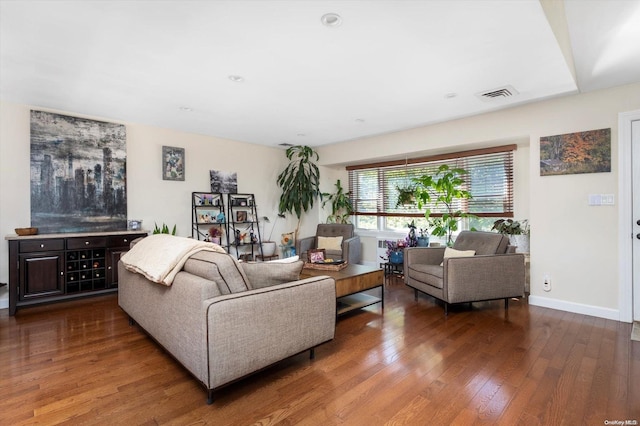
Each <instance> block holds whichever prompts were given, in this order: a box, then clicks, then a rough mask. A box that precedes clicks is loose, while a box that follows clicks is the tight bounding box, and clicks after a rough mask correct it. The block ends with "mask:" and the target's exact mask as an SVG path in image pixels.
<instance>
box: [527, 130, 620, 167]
mask: <svg viewBox="0 0 640 426" xmlns="http://www.w3.org/2000/svg"><path fill="white" fill-rule="evenodd" d="M610 171H611V129H598V130H588V131H585V132H576V133H566V134H563V135H553V136H545V137H542V138H540V176H547V175H567V174H574V173H602V172H610Z"/></svg>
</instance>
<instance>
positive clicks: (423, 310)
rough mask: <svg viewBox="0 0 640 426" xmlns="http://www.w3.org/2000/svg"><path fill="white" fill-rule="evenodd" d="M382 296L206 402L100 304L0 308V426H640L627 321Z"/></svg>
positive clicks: (638, 380)
mask: <svg viewBox="0 0 640 426" xmlns="http://www.w3.org/2000/svg"><path fill="white" fill-rule="evenodd" d="M384 291H385V292H386V293H385V309H384V313H382V312H381V310H380V307H379V305H375V306H372V307H369V308H367V309H366V310H362V311H359V312H357V313H354V314H350V315H347V316H344V317H341V318H340V319H339V320H338V323H337V328H336V338H335V339H334V340H333V341H332V342H329V343H327V344H324V345H322V346H321V347H319V348H318V349H317V350H316V359H315V360H309V358H308V354H301V355H298V356H296V357H293V358H290V359H287V360H285V361H282V362H280V363H278V364H276V365H275V366H273V367H271V368H269V369H267V370H265V371H262V372H260V373H258V374H256V375H254V376H251V377H249V378H247V379H245V380H242V381H240V382H237V383H234V384H232V385H230V386H228V387H226V388H224V389H221V390H219V391H218V392H217V393H216V394H215V397H216V401H215V402H214V404H213V405H207V404H206V393H205V391H204V388H203V387H201V385H199V384H198V383H197V382H196V380H195V379H193V378H192V377H191V376H190V375H189V374H188V373H187V372H186V370H184V369H183V368H182V367H181V366H180V365H179V364H177V362H175V361H174V360H173V359H172V358H171V357H170V356H169V355H168V354H166V353H165V352H163V350H162V349H161V348H159V347H158V346H157V345H156V344H155V343H154V342H153V341H152V340H150V339H149V337H148V336H147V335H146V334H144V333H143V332H141V331H140V329H139V328H138V327H136V326H133V327H131V326H129V325H128V320H127V317H126V315H125V314H124V313H123V312H122V311H121V310H120V309H119V307H118V306H117V298H116V296H114V295H111V296H104V297H99V298H91V299H85V300H80V301H74V302H66V303H61V304H55V305H48V306H42V307H36V308H28V309H23V310H20V311H19V312H18V315H17V316H15V317H9V316H8V314H7V310H3V311H0V369H1V370H0V371H1V372H0V425H21V424H44V425H50V424H81V425H93V424H108V425H115V424H121V425H154V424H175V425H185V424H212V425H251V424H256V425H275V424H280V425H294V424H301V425H342V424H345V425H367V426H370V425H471V424H499V425H517V424H526V425H529V424H530V425H536V424H539V425H561V424H566V425H604V424H607V423H605V422H606V421H609V422H611V421H616V420H617V421H625V420H631V421H636V422H640V342H635V341H631V340H630V334H631V324H625V323H619V322H615V321H610V320H604V319H600V318H594V317H589V316H584V315H579V314H573V313H568V312H562V311H556V310H551V309H545V308H540V307H535V306H528V304H527V303H526V301H524V300H523V301H512V302H511V303H510V307H509V311H508V314H505V311H504V305H503V302H501V301H495V302H484V303H478V304H474V305H473V308H472V309H471V310H470V309H469V308H468V306H460V307H454V308H452V309H451V310H450V313H449V316H448V317H445V316H444V313H443V309H442V306H440V305H438V304H437V303H435V302H434V300H433V299H431V298H429V297H426V296H424V295H421V296H420V298H419V300H418V301H417V302H415V301H414V300H413V292H412V291H411V290H410V289H409V288H407V287H406V286H404V284H402V283H401V282H400V281H399V280H397V279H396V280H392V281H391V282H389V283H387V285H386V286H385V290H384ZM238 355H239V356H242V354H238ZM609 424H612V423H609ZM628 424H634V423H628ZM635 424H637V423H635Z"/></svg>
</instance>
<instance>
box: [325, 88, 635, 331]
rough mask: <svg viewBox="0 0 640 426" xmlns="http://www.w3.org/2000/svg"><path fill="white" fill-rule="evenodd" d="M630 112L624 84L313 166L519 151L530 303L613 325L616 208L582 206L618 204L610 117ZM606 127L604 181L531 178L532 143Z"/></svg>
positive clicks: (371, 146) (421, 133)
mask: <svg viewBox="0 0 640 426" xmlns="http://www.w3.org/2000/svg"><path fill="white" fill-rule="evenodd" d="M638 108H640V84H634V85H628V86H622V87H617V88H613V89H608V90H602V91H597V92H592V93H587V94H579V95H574V96H568V97H563V98H558V99H551V100H547V101H543V102H538V103H535V104H529V105H524V106H520V107H515V108H511V109H508V110H503V111H497V112H493V113H489V114H483V115H479V116H475V117H469V118H464V119H460V120H455V121H449V122H445V123H440V124H435V125H431V126H426V127H421V128H417V129H412V130H407V131H403V132H397V133H392V134H387V135H381V136H377V137H371V138H366V139H361V140H357V141H351V142H345V143H340V144H334V145H330V146H325V147H322V148H321V149H319V150H318V152H319V154H320V158H321V161H322V163H323V164H326V165H335V164H355V163H366V162H369V161H376V160H379V159H381V158H405V157H411V156H418V155H426V154H431V153H439V152H444V151H452V150H462V149H469V148H475V147H481V146H490V145H498V144H504V143H513V142H516V143H518V144H519V145H520V146H522V147H524V146H525V145H528V147H529V148H528V149H520V148H519V149H518V151H517V157H516V167H517V175H516V191H517V192H516V196H517V198H516V212H515V214H516V217H518V218H523V217H525V216H528V218H529V220H530V223H531V228H532V235H531V294H532V297H531V299H530V302H531V303H533V304H539V305H543V306H549V307H555V308H560V309H565V310H569V311H574V312H583V313H589V314H593V315H597V316H602V317H606V318H615V319H617V318H618V309H619V306H618V295H619V279H618V275H619V274H618V259H619V256H618V238H619V237H620V236H619V235H618V203H617V202H616V205H615V206H612V207H604V206H600V207H590V206H588V205H587V200H588V195H589V194H602V193H611V194H615V196H616V200H617V199H618V173H619V167H618V114H619V113H620V112H625V111H631V110H637V109H638ZM607 127H610V128H611V130H612V131H611V143H612V150H611V155H612V157H611V158H612V171H611V173H597V174H583V175H566V176H545V177H541V176H540V172H539V170H540V169H539V149H540V147H539V140H540V137H541V136H548V135H555V134H562V133H570V132H576V131H582V130H592V129H599V128H607ZM523 155H524V156H523ZM525 156H526V157H525ZM525 163H528V170H526V172H525V173H523V170H524V169H527V164H525ZM523 197H525V198H523ZM365 242H366V247H364V249H363V253H364V256H365V261H369V262H371V261H375V247H374V246H373V245H374V244H375V238H367V239H365ZM545 275H548V276H549V277H550V278H551V283H552V290H551V292H548V293H547V292H544V291H543V290H542V282H543V277H544V276H545Z"/></svg>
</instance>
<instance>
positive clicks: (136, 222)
mask: <svg viewBox="0 0 640 426" xmlns="http://www.w3.org/2000/svg"><path fill="white" fill-rule="evenodd" d="M141 229H142V221H141V220H140V219H129V220H128V221H127V230H129V231H139V230H141Z"/></svg>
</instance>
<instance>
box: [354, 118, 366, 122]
mask: <svg viewBox="0 0 640 426" xmlns="http://www.w3.org/2000/svg"><path fill="white" fill-rule="evenodd" d="M356 123H364V118H356Z"/></svg>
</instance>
